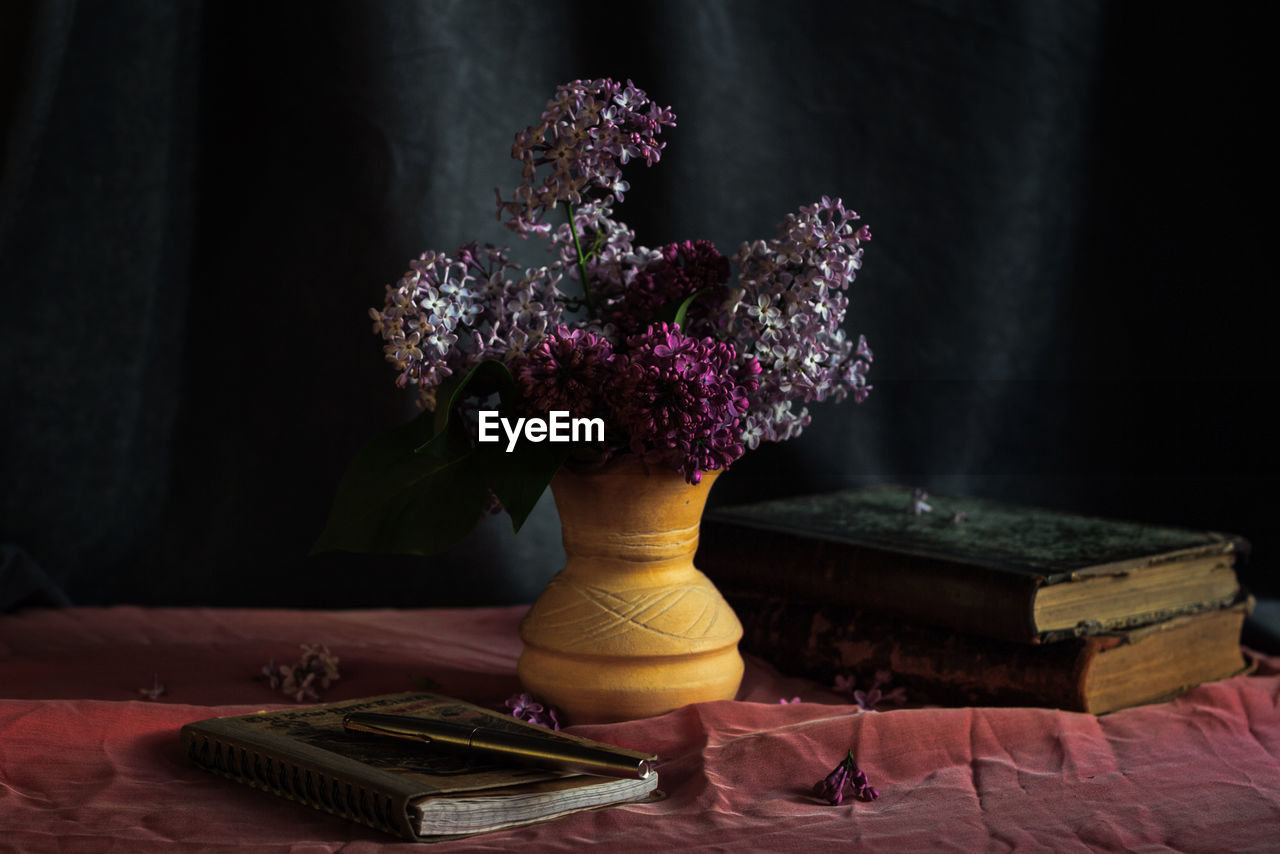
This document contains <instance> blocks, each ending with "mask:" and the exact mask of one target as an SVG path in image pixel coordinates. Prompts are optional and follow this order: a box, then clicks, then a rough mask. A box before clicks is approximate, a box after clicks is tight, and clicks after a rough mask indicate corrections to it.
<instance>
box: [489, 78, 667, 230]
mask: <svg viewBox="0 0 1280 854" xmlns="http://www.w3.org/2000/svg"><path fill="white" fill-rule="evenodd" d="M675 123H676V116H675V113H673V112H671V108H670V107H660V106H658V105H657V104H655V103H653V102H652V101H650V100H649V97H648V96H647V95H646V94H645V93H644V92H643V91H642V90H641V89H638V88H636V86H635V84H633V83H632V82H631V81H630V80H628V81H627V85H626V86H623V85H622V84H620V83H617V82H616V81H613V80H608V79H603V80H574V81H573V82H572V83H566V84H565V85H563V86H560V87H559V88H557V89H556V94H555V97H553V98H552V99H551V100H550V101H548V102H547V109H546V111H545V112H543V114H542V121H541V122H539V123H538V124H536V125H534V126H532V127H527V128H525V129H524V130H522V131H520V133H518V134H516V139H515V142H514V143H513V144H512V146H511V156H512V157H513V158H515V159H516V160H519V161H520V162H521V163H522V164H524V168H523V171H522V174H521V183H520V186H519V187H517V188H516V191H515V198H514V199H513V200H512V201H509V202H504V201H503V200H502V194H501V193H498V217H499V218H501V217H502V214H503V213H507V214H508V215H509V216H510V219H509V220H508V221H507V226H508V227H509V228H511V230H512V231H515V232H516V233H517V234H521V235H529V234H545V233H547V232H548V231H549V230H550V225H549V224H547V223H544V222H543V221H542V219H543V217H544V216H545V215H546V214H547V212H548V211H551V210H554V209H555V208H556V206H557V205H558V204H559V203H561V202H567V203H569V204H572V205H577V204H581V203H582V202H583V201H585V200H586V199H587V197H588V195H590V194H595V195H596V196H597V197H600V196H607V197H609V198H614V199H617V200H618V201H621V200H622V195H623V193H625V192H626V191H627V190H628V189H630V186H629V185H628V184H627V182H626V181H624V180H623V179H622V167H623V166H625V165H626V164H627V162H628V161H630V160H633V159H639V160H643V161H644V162H645V163H646V164H647V165H649V166H652V165H653V164H654V163H657V162H658V159H659V158H660V157H661V156H662V149H663V148H664V147H665V146H666V143H664V142H658V141H657V139H656V137H657V135H658V134H660V133H662V128H663V127H674V126H675ZM544 166H546V167H549V168H547V169H542V167H544ZM540 171H542V172H544V173H546V177H544V178H543V180H542V182H541V183H538V174H539V172H540ZM495 192H496V191H495Z"/></svg>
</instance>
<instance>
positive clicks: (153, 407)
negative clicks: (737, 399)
mask: <svg viewBox="0 0 1280 854" xmlns="http://www.w3.org/2000/svg"><path fill="white" fill-rule="evenodd" d="M24 10H26V11H24ZM5 14H6V17H4V18H3V19H0V20H3V21H4V23H5V24H6V25H7V26H10V27H12V29H10V30H9V33H8V34H7V35H6V36H5V41H4V42H3V43H4V44H10V43H13V44H20V45H22V46H23V57H24V58H23V59H22V60H21V61H16V60H12V59H10V61H9V66H12V67H14V68H17V69H18V73H17V74H16V76H14V78H13V79H12V80H11V81H10V85H9V86H8V87H7V88H6V90H5V91H8V92H11V93H12V97H10V98H8V99H7V100H6V101H5V102H4V104H5V105H7V106H6V108H5V109H6V111H7V116H6V118H7V120H8V126H7V128H6V133H5V136H4V145H5V148H4V161H3V164H4V172H3V175H2V176H0V180H2V181H3V184H2V185H0V186H2V187H3V196H2V197H0V299H2V300H3V302H0V357H2V358H3V364H4V373H3V376H0V486H2V487H3V491H2V493H0V542H3V543H8V544H11V545H12V546H14V547H20V548H21V549H23V550H25V553H27V554H29V555H30V557H31V558H32V559H33V560H34V561H35V562H37V563H38V564H39V565H41V566H43V567H44V569H45V570H46V571H47V574H48V576H49V578H50V579H51V582H52V583H53V584H54V585H55V586H58V587H61V588H62V589H64V590H65V591H67V593H68V594H69V595H70V596H71V598H72V599H74V600H75V601H78V602H117V601H136V602H156V603H184V602H192V603H195V602H199V603H208V604H232V603H237V604H290V605H309V604H314V605H331V606H333V605H342V604H406V605H408V604H418V605H431V604H444V603H450V602H482V601H483V602H493V603H498V602H515V601H527V600H528V599H530V598H532V596H533V595H534V594H536V592H537V591H538V590H539V589H540V588H541V586H542V584H543V583H545V581H546V580H547V578H548V577H549V576H550V575H551V574H552V573H554V572H555V571H556V570H557V569H558V568H559V566H560V563H561V561H562V555H561V552H560V549H559V543H558V538H559V531H558V526H557V521H556V516H555V512H554V508H553V506H552V505H551V502H550V501H549V499H547V500H544V503H543V504H542V505H541V506H540V507H539V509H538V511H537V512H536V513H535V515H534V517H533V519H532V520H531V522H530V524H529V526H528V528H527V529H526V531H525V532H522V533H521V534H520V535H519V536H518V537H513V536H512V535H511V534H510V531H509V525H508V524H507V522H506V519H505V517H495V518H492V519H487V520H485V521H484V522H483V523H482V524H481V526H480V528H479V530H478V531H477V532H476V533H475V534H474V535H473V537H472V538H471V539H469V540H468V541H467V542H466V543H464V544H463V545H462V546H460V547H459V548H457V549H455V550H454V551H453V552H452V553H451V554H449V555H446V556H443V557H440V558H436V559H430V560H420V559H412V558H406V559H403V560H401V559H397V560H382V559H379V560H373V559H369V558H363V557H359V556H353V555H341V554H330V555H321V556H314V557H308V556H307V551H308V549H309V547H310V545H311V542H312V541H313V540H314V538H315V537H316V536H317V535H318V533H319V531H320V529H321V528H322V527H323V524H324V520H325V516H326V514H327V511H328V506H329V501H330V499H331V497H332V495H333V492H334V489H335V487H336V484H337V481H338V479H339V477H340V476H341V473H342V471H343V469H344V467H345V465H346V463H347V461H348V460H349V459H350V457H351V456H352V454H353V453H354V451H355V450H356V448H357V447H358V446H359V445H360V443H361V442H362V441H364V439H366V438H368V437H369V436H370V435H371V434H372V433H373V432H376V431H378V430H383V429H387V428H389V427H391V426H394V425H395V424H397V423H399V422H400V421H402V420H403V419H405V418H406V417H408V415H409V414H411V411H412V410H411V404H410V403H409V402H408V401H407V400H406V398H405V397H404V395H402V394H399V393H397V390H396V389H395V388H394V386H393V383H392V380H393V375H394V374H393V371H392V369H391V368H390V366H388V365H386V364H385V363H384V362H383V361H382V357H381V353H380V346H379V342H378V340H377V339H376V338H375V337H374V336H373V335H372V334H370V333H369V331H368V321H367V319H366V312H367V309H368V308H369V307H370V306H374V305H378V304H380V302H381V300H382V294H383V285H385V284H388V283H391V282H394V281H395V280H396V279H397V278H398V277H399V275H400V274H401V273H402V272H403V270H404V269H406V267H407V262H408V261H409V259H411V258H413V257H416V256H417V255H418V254H419V253H420V252H422V251H424V250H426V249H439V250H452V249H454V248H456V247H457V246H458V245H459V244H461V243H462V242H464V241H468V240H472V239H476V240H480V241H482V242H495V243H505V244H510V245H513V246H514V249H515V255H516V258H517V259H518V260H519V261H521V262H523V263H526V264H529V265H532V264H537V263H540V262H541V261H542V259H543V257H544V255H543V249H542V248H541V247H540V246H538V245H536V244H535V243H525V242H521V241H520V239H519V238H517V237H515V236H513V235H511V234H510V233H509V232H507V231H506V230H505V229H504V228H503V227H502V226H501V225H500V224H499V223H498V222H497V221H496V220H495V217H494V203H493V190H494V188H495V187H496V188H500V189H501V190H502V191H503V192H504V193H508V192H509V190H510V188H511V187H512V186H514V184H515V183H516V182H517V181H518V165H517V164H516V163H514V162H513V161H512V160H511V159H510V158H509V150H510V145H511V140H512V137H513V135H514V134H515V132H516V131H517V130H519V129H520V128H522V127H524V126H525V125H528V124H532V123H534V122H535V121H536V120H537V118H538V115H539V114H540V112H541V110H542V109H543V105H544V104H545V102H546V100H547V98H549V97H550V96H551V94H552V92H553V91H554V89H555V86H556V85H557V84H558V83H561V82H565V81H567V80H570V79H573V78H575V77H599V76H612V77H616V78H620V79H626V78H631V79H633V80H634V81H635V82H636V84H637V85H639V86H640V87H642V88H644V89H645V90H646V91H648V92H649V93H650V94H651V95H652V96H653V97H654V99H655V100H657V101H658V102H660V103H662V104H670V105H672V106H673V107H674V109H675V111H676V113H677V116H678V125H677V127H675V128H673V129H671V130H670V132H669V133H666V134H664V139H666V140H667V141H668V147H667V149H666V151H665V152H664V154H663V159H662V162H661V163H659V164H658V165H657V166H655V167H653V168H651V169H645V168H644V167H643V166H639V165H637V166H636V167H633V168H632V169H631V170H630V171H629V172H628V175H627V179H628V180H629V181H630V182H631V184H632V190H631V191H630V192H629V193H628V194H627V198H626V201H625V203H624V204H623V205H621V206H620V208H619V210H618V214H619V215H620V216H621V217H622V218H623V219H624V220H626V221H627V222H628V223H629V224H631V225H632V226H633V227H634V228H635V229H636V231H637V237H638V241H639V242H641V243H644V244H646V245H651V246H653V245H659V244H661V243H664V242H667V241H673V240H684V239H695V238H706V239H711V240H714V241H715V242H716V243H717V245H718V246H719V247H720V248H721V250H722V251H723V252H724V253H725V254H726V255H727V254H731V253H732V252H733V251H734V250H735V249H736V248H737V246H738V245H739V244H740V243H741V242H742V241H745V240H751V239H757V238H767V237H769V236H771V235H772V234H773V231H774V229H775V228H776V226H777V224H778V222H779V221H781V219H782V218H783V217H784V216H785V215H786V214H787V213H788V212H790V211H793V210H794V209H796V208H797V207H799V206H800V205H803V204H808V203H811V202H813V201H815V200H816V199H817V198H818V197H820V196H821V195H824V194H826V195H832V196H840V197H842V198H843V199H844V200H845V202H846V203H847V204H849V205H850V206H851V207H853V208H854V209H856V210H858V211H859V212H860V213H861V214H862V215H863V217H864V219H865V220H866V221H867V222H868V223H869V224H870V225H871V228H872V231H873V234H874V239H873V241H872V242H871V244H870V246H869V248H868V250H867V255H866V263H865V266H864V269H863V271H862V273H861V274H860V276H859V279H858V281H857V282H856V283H855V285H854V286H853V288H852V290H851V292H850V303H851V305H850V311H849V319H848V322H847V324H846V328H847V331H848V332H849V333H850V334H851V335H855V336H856V335H857V334H858V333H865V334H866V335H867V337H868V339H869V340H870V342H871V346H872V348H873V350H874V351H875V353H876V362H875V364H874V366H873V369H872V374H871V382H872V384H873V385H874V386H875V391H874V392H873V393H872V396H871V398H870V399H869V400H868V401H867V402H866V403H864V404H862V405H860V406H854V405H853V404H852V403H846V404H843V405H841V406H838V407H837V406H832V405H829V404H820V405H817V406H815V407H814V420H813V424H812V426H811V427H810V428H809V430H808V432H807V433H806V435H804V436H803V437H801V438H800V439H798V440H796V441H793V442H790V443H786V444H784V445H779V446H771V447H766V448H763V449H761V450H759V451H756V452H752V453H749V454H748V455H747V456H746V457H745V458H743V459H742V460H741V461H739V462H738V463H737V464H735V466H734V467H733V470H732V471H731V472H730V474H729V475H727V476H726V477H724V478H721V479H720V482H719V484H718V485H717V488H716V491H715V493H713V495H712V503H713V504H716V503H727V502H732V501H741V500H752V499H763V498H767V497H775V496H782V495H786V494H793V493H797V492H803V491H809V490H819V489H833V488H838V487H842V486H856V485H862V484H866V483H871V482H877V481H882V480H896V481H899V482H908V483H910V484H911V485H919V486H923V487H926V488H929V489H931V490H933V491H935V492H939V491H946V490H948V489H951V490H955V491H964V492H972V493H976V494H984V495H988V496H990V497H995V498H1004V499H1012V500H1023V501H1030V502H1035V503H1041V504H1051V505H1054V506H1060V507H1064V508H1068V509H1076V510H1080V511H1086V512H1095V513H1099V514H1109V515H1119V516H1124V517H1129V518H1138V519H1148V520H1152V521H1162V522H1171V523H1178V524H1185V525H1189V526H1194V527H1218V528H1225V529H1234V530H1236V531H1238V532H1240V533H1242V534H1244V535H1246V536H1249V537H1251V538H1253V539H1254V541H1255V546H1256V547H1257V550H1258V554H1259V555H1260V556H1261V557H1264V558H1265V557H1266V556H1267V555H1272V556H1274V554H1275V552H1276V550H1277V548H1280V543H1277V540H1276V538H1275V535H1274V534H1273V533H1271V530H1272V527H1273V526H1272V525H1271V522H1270V520H1272V519H1273V518H1274V516H1275V514H1276V513H1277V512H1280V505H1277V499H1276V498H1275V497H1274V496H1275V495H1276V494H1277V489H1276V487H1277V486H1280V484H1278V483H1277V481H1278V480H1280V478H1277V472H1278V471H1280V466H1278V465H1277V462H1276V453H1275V450H1274V442H1273V440H1272V439H1271V438H1270V436H1269V432H1268V431H1267V428H1266V424H1267V423H1269V422H1268V421H1266V420H1265V419H1264V417H1263V415H1262V410H1261V407H1262V402H1263V401H1265V400H1266V398H1267V396H1268V395H1269V394H1270V392H1272V391H1274V390H1275V379H1274V378H1273V377H1271V375H1270V374H1271V371H1270V369H1269V367H1267V366H1268V365H1269V364H1270V362H1272V361H1274V360H1273V359H1270V357H1269V355H1268V354H1267V353H1266V349H1265V341H1266V340H1267V339H1268V330H1269V321H1268V320H1267V319H1266V318H1267V317H1268V315H1267V314H1266V313H1265V312H1264V311H1262V310H1261V306H1260V305H1258V304H1257V301H1258V298H1259V296H1258V295H1259V291H1258V289H1257V288H1256V286H1255V284H1256V283H1257V282H1260V281H1262V280H1261V278H1260V276H1261V275H1262V274H1263V271H1264V270H1265V269H1267V267H1266V262H1264V260H1263V259H1264V252H1265V248H1264V247H1265V239H1264V237H1263V236H1262V235H1263V234H1264V233H1266V231H1265V225H1264V224H1263V223H1262V222H1261V221H1258V220H1253V219H1247V218H1245V217H1244V216H1243V215H1242V214H1241V213H1240V211H1239V209H1238V207H1237V203H1238V198H1237V194H1238V193H1239V192H1242V190H1241V188H1246V187H1248V188H1257V189H1253V190H1250V192H1255V193H1260V194H1262V195H1263V196H1264V197H1265V195H1266V193H1267V189H1266V188H1267V186H1269V185H1268V184H1267V183H1266V182H1267V181H1273V179H1270V178H1268V177H1267V176H1268V175H1269V173H1268V172H1266V171H1265V170H1264V169H1263V168H1262V166H1261V165H1260V164H1261V162H1262V159H1261V158H1262V154H1263V151H1264V149H1263V143H1262V141H1261V139H1260V138H1258V137H1256V135H1255V134H1254V133H1253V132H1251V130H1250V127H1249V125H1248V122H1247V121H1245V119H1244V118H1242V116H1246V115H1247V111H1248V110H1249V109H1254V110H1255V111H1256V108H1257V105H1258V104H1259V103H1262V102H1261V100H1260V99H1261V97H1262V95H1263V93H1264V92H1265V91H1266V90H1265V88H1264V87H1265V85H1266V84H1265V81H1266V80H1267V77H1266V75H1265V74H1264V73H1263V71H1264V69H1265V62H1264V59H1263V57H1264V56H1265V55H1266V54H1265V51H1264V50H1263V49H1262V48H1261V46H1260V39H1261V36H1260V35H1259V34H1260V33H1262V32H1263V28H1262V27H1260V26H1259V25H1258V22H1257V21H1253V20H1251V16H1252V14H1253V13H1247V12H1244V11H1241V10H1229V9H1212V10H1205V9H1203V8H1201V9H1199V11H1198V12H1197V15H1196V16H1195V17H1188V16H1183V15H1179V14H1178V13H1177V12H1176V11H1174V10H1171V9H1168V8H1167V7H1164V6H1161V7H1158V8H1157V7H1153V6H1137V5H1124V6H1116V5H1112V4H1104V3H1070V2H1046V3H1037V4H1033V5H1028V4H1023V3H1015V2H1008V3H1003V2H1002V3H990V4H968V3H958V2H942V0H933V1H932V2H914V3H888V2H853V3H843V4H831V3H818V2H793V3H789V4H787V5H786V8H785V11H784V10H783V9H782V7H780V6H779V5H778V4H776V3H770V2H752V0H737V2H727V0H703V2H695V3H689V2H676V0H665V2H655V3H652V4H649V5H648V6H646V7H645V8H644V10H640V9H635V10H632V11H631V12H628V18H627V20H628V23H627V24H626V25H625V26H620V25H619V24H618V23H617V22H616V19H615V17H614V16H608V17H606V16H604V15H601V14H600V13H599V10H598V8H597V6H595V5H592V4H586V3H578V2H555V1H554V0H548V2H543V3H538V4H525V3H511V2H501V0H468V2H465V3H462V2H427V3H423V2H407V0H404V2H386V3H347V2H318V3H306V4H301V3H271V4H259V3H250V2H243V0H234V2H218V3H199V2H184V3H180V4H171V3H159V2H146V0H119V2H113V3H102V2H84V0H82V2H78V3H77V2H69V0H50V2H45V3H40V4H30V5H29V6H25V7H19V6H14V7H11V8H10V9H9V11H8V12H6V13H5ZM15 33H18V35H14V34H15ZM1190 44H1194V45H1195V53H1194V57H1195V62H1194V63H1189V62H1188V60H1187V55H1186V53H1185V50H1184V47H1183V46H1185V45H1190ZM1211 217H1218V218H1222V217H1225V218H1226V222H1227V223H1229V226H1230V228H1229V229H1226V228H1223V229H1219V228H1217V227H1216V226H1215V225H1214V221H1213V220H1212V219H1211ZM1206 244H1210V245H1206ZM1211 245H1216V246H1222V247H1224V248H1225V249H1226V250H1228V251H1221V252H1217V253H1212V254H1211V256H1206V254H1205V253H1206V252H1208V251H1209V250H1210V248H1211ZM1208 257H1211V258H1212V260H1211V262H1210V261H1209V260H1206V259H1207V258H1208ZM353 579H355V580H356V581H353ZM1256 580H1257V582H1258V584H1259V585H1260V586H1262V587H1264V588H1265V587H1266V586H1267V584H1269V583H1270V584H1274V582H1268V581H1267V580H1266V579H1265V578H1263V577H1262V576H1261V574H1260V573H1259V575H1258V577H1257V579H1256ZM357 582H358V583H357Z"/></svg>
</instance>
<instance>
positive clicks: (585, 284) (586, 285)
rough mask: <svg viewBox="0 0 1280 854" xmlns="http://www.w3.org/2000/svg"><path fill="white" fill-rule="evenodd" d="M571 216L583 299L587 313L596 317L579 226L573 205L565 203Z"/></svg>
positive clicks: (570, 220) (570, 230)
mask: <svg viewBox="0 0 1280 854" xmlns="http://www.w3.org/2000/svg"><path fill="white" fill-rule="evenodd" d="M565 209H566V211H567V212H568V214H569V233H570V234H572V235H573V251H574V252H575V253H577V255H578V272H579V273H580V274H581V276H582V299H583V301H584V302H586V304H587V313H588V314H591V315H594V314H595V306H594V304H593V303H592V302H591V283H590V282H589V281H588V280H587V256H585V255H583V254H582V244H581V243H580V242H579V241H578V225H577V222H576V221H575V220H574V216H573V205H572V204H571V203H569V202H565Z"/></svg>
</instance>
